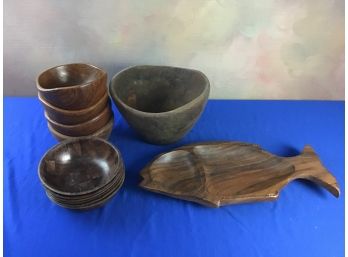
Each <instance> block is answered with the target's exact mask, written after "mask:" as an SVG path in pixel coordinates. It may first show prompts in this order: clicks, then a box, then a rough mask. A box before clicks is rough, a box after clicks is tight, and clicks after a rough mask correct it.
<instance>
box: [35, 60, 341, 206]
mask: <svg viewBox="0 0 348 257" xmlns="http://www.w3.org/2000/svg"><path fill="white" fill-rule="evenodd" d="M37 88H38V98H39V100H40V101H41V103H42V105H43V107H44V110H45V111H44V116H45V117H46V119H47V126H48V129H49V130H50V131H51V133H52V135H53V136H54V137H55V138H56V139H57V140H59V141H61V142H60V143H59V144H57V145H56V146H54V147H53V148H51V149H49V150H48V151H47V152H46V154H45V155H44V156H43V157H42V159H41V161H40V164H39V169H38V174H39V178H40V180H41V182H42V185H43V187H44V189H45V191H46V194H47V196H48V197H49V198H50V199H51V200H52V201H53V202H55V203H56V204H58V205H60V206H62V207H65V208H70V209H79V210H84V209H91V208H96V207H100V206H102V205H103V204H105V203H106V202H107V201H108V200H109V199H111V198H112V197H113V196H114V195H115V194H116V193H117V192H118V190H119V189H120V188H121V186H122V184H123V181H124V179H125V167H124V163H123V160H122V156H121V154H120V152H119V150H118V149H117V148H116V147H115V146H113V145H112V144H111V143H110V142H108V141H107V139H108V138H109V136H110V134H111V131H112V129H113V127H114V126H113V125H114V115H113V112H112V108H111V102H110V98H109V95H110V96H111V98H112V100H113V102H114V103H115V104H116V106H117V108H118V110H119V111H120V113H121V114H122V116H123V117H124V119H125V120H126V121H127V122H128V123H129V125H130V127H132V128H133V129H134V130H136V131H137V132H138V134H139V135H141V137H142V138H143V139H144V140H145V141H146V142H149V143H151V144H170V143H174V142H176V141H178V140H179V139H181V138H182V137H184V136H185V134H186V133H188V131H189V130H190V129H191V128H192V127H193V126H194V124H195V122H196V121H197V120H198V119H199V117H200V115H201V114H202V112H203V110H204V107H205V105H206V103H207V100H208V96H209V90H210V84H209V80H208V78H207V77H206V76H205V75H204V74H203V73H202V72H200V71H197V70H191V69H184V68H176V67H167V66H149V65H145V66H134V67H130V68H127V69H125V70H123V71H121V72H119V73H118V74H116V75H115V76H114V77H113V78H112V79H111V82H110V85H109V90H107V74H106V72H105V71H103V70H102V69H100V68H97V67H95V66H93V65H89V64H82V63H76V64H67V65H61V66H57V67H53V68H50V69H48V70H46V71H44V72H43V73H42V74H41V75H39V76H38V78H37ZM140 175H141V177H142V181H141V183H140V186H141V187H142V188H144V189H147V190H150V191H153V192H156V193H160V194H164V195H167V196H171V197H175V198H179V199H184V200H188V201H193V202H196V203H199V204H203V205H206V206H210V207H219V206H222V205H227V204H235V203H244V202H253V201H265V200H274V199H277V197H278V195H279V192H280V190H281V189H282V188H283V187H284V186H285V185H286V184H288V183H289V182H291V181H292V180H294V179H306V180H309V181H312V182H314V183H316V184H318V185H320V186H322V187H324V188H325V189H327V190H328V191H329V192H330V193H332V194H333V195H334V196H336V197H338V196H339V193H340V190H339V186H338V184H337V181H336V179H335V177H334V176H333V175H332V174H331V173H330V172H329V171H328V170H327V169H326V168H325V167H324V166H323V165H322V163H321V162H320V160H319V158H318V156H317V155H316V154H315V152H314V150H313V149H312V148H311V147H310V146H306V147H305V148H304V150H303V152H302V153H301V154H300V155H298V156H294V157H279V156H275V155H273V154H271V153H268V152H266V151H264V150H263V149H261V148H260V147H259V146H258V145H254V144H248V143H242V142H225V141H221V142H201V143H196V144H192V145H186V146H182V147H180V148H177V149H174V150H173V151H171V152H168V153H163V154H160V155H159V156H157V157H156V158H155V159H154V160H153V161H152V162H150V163H149V164H148V165H147V166H146V167H144V169H143V170H142V171H141V172H140Z"/></svg>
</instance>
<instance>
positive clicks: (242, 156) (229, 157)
mask: <svg viewBox="0 0 348 257" xmlns="http://www.w3.org/2000/svg"><path fill="white" fill-rule="evenodd" d="M141 176H142V178H143V180H142V182H141V183H140V186H141V187H142V188H144V189H147V190H150V191H153V192H156V193H160V194H164V195H168V196H172V197H175V198H180V199H184V200H188V201H193V202H197V203H200V204H203V205H207V206H211V207H219V206H222V205H227V204H235V203H244V202H252V201H267V200H275V199H277V197H278V195H279V191H280V190H281V189H282V188H283V187H284V186H285V185H286V184H288V183H289V182H290V181H292V180H294V179H307V180H310V181H312V182H314V183H316V184H318V185H320V186H323V187H324V188H326V189H327V190H328V191H329V192H331V193H332V194H333V195H334V196H336V197H338V196H339V194H340V190H339V186H338V184H337V181H336V179H335V177H334V176H333V175H332V174H331V173H330V172H329V171H328V170H327V169H326V168H325V167H324V166H323V165H322V164H321V162H320V160H319V158H318V156H317V155H316V154H315V152H314V150H313V149H312V148H311V147H310V146H306V147H305V148H304V150H303V152H302V153H301V154H300V155H298V156H294V157H279V156H276V155H273V154H271V153H268V152H266V151H264V150H262V149H261V148H260V147H259V146H258V145H254V144H247V143H241V142H210V143H200V144H193V145H187V146H183V147H180V148H177V149H175V150H173V151H171V152H168V153H164V154H161V155H159V156H157V157H156V158H155V160H154V161H152V162H151V163H149V164H148V165H147V166H146V167H145V168H144V169H143V170H142V171H141Z"/></svg>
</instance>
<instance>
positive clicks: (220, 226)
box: [4, 97, 344, 257]
mask: <svg viewBox="0 0 348 257" xmlns="http://www.w3.org/2000/svg"><path fill="white" fill-rule="evenodd" d="M115 115H116V123H115V128H114V130H113V133H112V136H111V139H110V141H111V142H112V143H113V144H114V145H116V146H117V147H118V148H119V149H120V151H121V153H122V155H123V158H124V161H125V165H126V180H125V183H124V186H123V188H122V189H121V191H120V193H119V194H118V195H116V197H114V198H113V199H112V200H111V201H110V202H108V204H107V205H106V206H104V207H102V208H99V209H96V210H92V211H87V212H78V211H70V210H66V209H63V208H60V207H58V206H56V205H54V204H53V203H51V202H50V200H49V199H48V198H47V197H46V195H45V193H44V190H43V188H42V186H41V185H40V182H39V179H38V176H37V166H38V163H39V160H40V158H41V157H42V155H43V154H44V153H45V152H46V150H47V149H48V148H50V147H52V146H53V145H54V144H56V140H55V139H54V138H53V137H52V136H51V134H50V133H49V131H48V129H47V126H46V122H45V119H44V115H43V108H42V106H41V105H40V103H39V101H38V100H37V99H36V98H11V97H8V98H5V99H4V144H5V149H4V233H5V238H4V251H5V256H7V257H10V256H17V257H26V256H35V257H40V256H43V257H48V256H64V257H69V256H103V257H108V256H152V257H153V256H179V257H181V256H209V257H211V256H219V257H223V256H267V257H272V256H275V257H280V256H297V257H300V256H305V257H308V256H316V257H321V256H325V257H327V256H344V102H335V101H334V102H329V101H221V100H220V101H218V100H213V101H209V103H208V105H207V107H206V109H205V112H204V114H203V115H202V117H201V119H200V120H199V121H198V123H197V124H196V126H195V127H194V128H193V129H192V131H191V132H190V133H189V134H188V135H187V136H186V137H185V138H184V139H182V140H181V141H180V142H178V143H176V144H173V145H167V146H156V145H150V144H147V143H144V142H143V141H141V139H139V138H138V136H137V135H136V134H135V132H134V131H133V130H132V129H130V128H129V126H128V125H127V123H125V121H124V120H123V119H122V117H121V116H120V114H119V113H118V112H117V111H116V110H115ZM208 140H236V141H245V142H252V143H257V144H260V145H261V146H262V147H263V148H264V149H266V150H268V151H270V152H272V153H274V154H278V155H281V156H291V155H296V154H298V153H300V152H301V151H302V148H303V147H304V145H305V144H310V145H312V147H313V148H314V149H315V151H316V152H317V154H318V155H319V156H320V158H321V160H322V162H323V164H324V165H325V166H326V167H327V168H328V169H329V170H330V171H331V172H332V173H333V174H334V175H335V177H336V178H337V180H338V182H339V184H340V187H341V196H340V198H339V199H336V198H335V197H333V196H332V195H331V194H329V193H328V192H327V191H325V190H324V189H322V188H320V187H317V186H314V185H313V184H311V183H307V182H303V181H294V182H292V183H290V184H289V185H288V186H287V187H285V188H284V189H283V190H282V192H281V193H280V197H279V199H278V200H277V201H275V202H263V203H251V204H239V205H230V206H226V207H222V208H219V209H213V208H207V207H203V206H200V205H198V204H194V203H191V202H186V201H182V200H177V199H172V198H169V197H165V196H162V195H158V194H155V193H151V192H147V191H144V190H142V189H140V188H139V187H138V186H137V184H138V183H139V181H140V177H139V171H140V170H141V168H143V166H145V164H147V163H148V162H149V161H150V160H151V159H152V158H153V157H154V156H156V155H157V154H159V153H162V152H165V151H169V150H171V149H173V148H175V147H178V146H181V145H185V144H188V143H193V142H199V141H208Z"/></svg>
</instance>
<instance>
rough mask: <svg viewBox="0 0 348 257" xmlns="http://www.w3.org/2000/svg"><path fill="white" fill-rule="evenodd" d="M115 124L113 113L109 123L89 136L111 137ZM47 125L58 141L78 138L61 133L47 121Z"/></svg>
mask: <svg viewBox="0 0 348 257" xmlns="http://www.w3.org/2000/svg"><path fill="white" fill-rule="evenodd" d="M113 126H114V117H113V115H112V116H111V118H110V120H109V121H108V123H106V125H105V126H104V127H102V128H101V129H99V130H98V131H96V132H95V133H93V134H91V135H88V136H93V137H99V138H102V139H108V138H109V137H110V134H111V132H112V129H113ZM47 127H48V129H49V130H50V132H51V133H52V135H53V136H54V137H55V138H56V139H57V140H58V141H63V140H67V139H73V138H76V137H71V136H66V135H63V134H62V133H59V132H58V131H56V130H55V129H54V128H52V127H51V126H50V123H49V122H47Z"/></svg>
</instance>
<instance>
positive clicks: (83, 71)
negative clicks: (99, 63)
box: [38, 63, 104, 89]
mask: <svg viewBox="0 0 348 257" xmlns="http://www.w3.org/2000/svg"><path fill="white" fill-rule="evenodd" d="M103 75H104V72H103V71H102V70H100V69H98V68H97V67H94V66H92V65H88V64H82V63H81V64H67V65H61V66H57V67H54V68H51V69H49V70H47V71H44V72H43V73H42V74H41V75H40V76H39V77H38V84H39V86H41V87H42V88H44V89H52V88H60V87H71V86H77V85H83V84H87V83H90V82H92V81H94V80H96V79H99V78H101V77H102V76H103Z"/></svg>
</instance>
